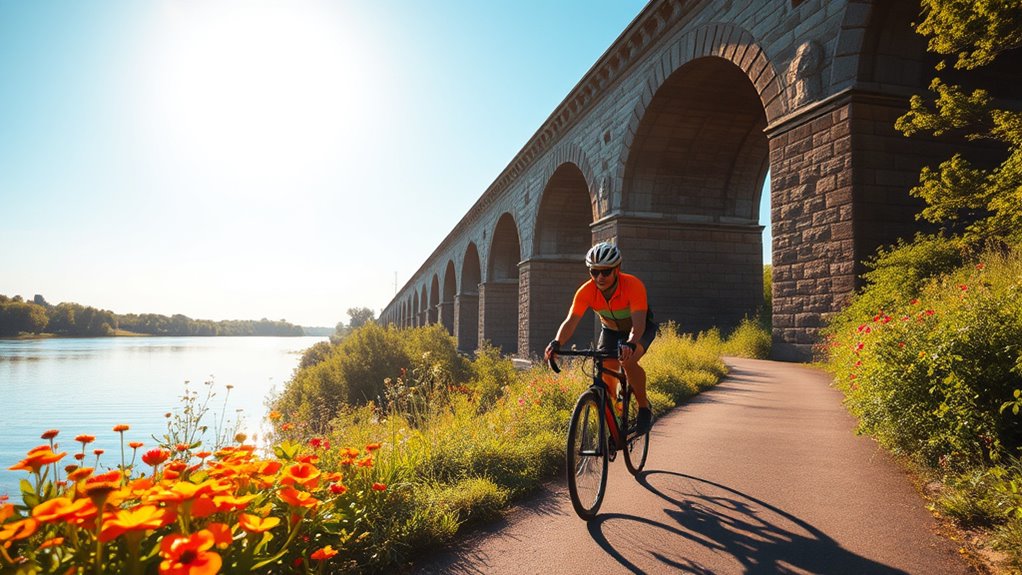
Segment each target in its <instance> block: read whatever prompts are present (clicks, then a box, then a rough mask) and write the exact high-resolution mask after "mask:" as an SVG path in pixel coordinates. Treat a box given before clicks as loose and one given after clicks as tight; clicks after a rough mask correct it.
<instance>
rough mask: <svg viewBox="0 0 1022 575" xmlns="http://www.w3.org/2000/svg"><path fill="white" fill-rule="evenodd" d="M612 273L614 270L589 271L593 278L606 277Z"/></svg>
mask: <svg viewBox="0 0 1022 575" xmlns="http://www.w3.org/2000/svg"><path fill="white" fill-rule="evenodd" d="M612 273H614V268H607V269H602V270H589V275H591V276H593V277H596V276H603V277H608V276H610V274H612Z"/></svg>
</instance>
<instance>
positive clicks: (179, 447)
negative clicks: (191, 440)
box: [174, 443, 191, 452]
mask: <svg viewBox="0 0 1022 575" xmlns="http://www.w3.org/2000/svg"><path fill="white" fill-rule="evenodd" d="M189 447H191V446H190V445H188V444H187V443H178V444H177V445H175V446H174V449H176V450H178V452H182V451H188V448H189Z"/></svg>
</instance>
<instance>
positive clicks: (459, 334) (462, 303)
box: [454, 293, 479, 352]
mask: <svg viewBox="0 0 1022 575" xmlns="http://www.w3.org/2000/svg"><path fill="white" fill-rule="evenodd" d="M454 337H456V338H458V349H460V350H461V351H465V352H471V351H475V350H476V348H478V347H479V294H478V293H462V294H458V295H456V296H455V297H454Z"/></svg>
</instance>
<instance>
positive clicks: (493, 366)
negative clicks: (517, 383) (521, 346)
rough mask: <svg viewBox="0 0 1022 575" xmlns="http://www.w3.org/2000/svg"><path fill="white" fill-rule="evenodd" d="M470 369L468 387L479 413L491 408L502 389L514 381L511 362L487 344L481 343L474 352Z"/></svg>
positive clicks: (513, 370) (495, 348)
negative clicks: (472, 392) (470, 388)
mask: <svg viewBox="0 0 1022 575" xmlns="http://www.w3.org/2000/svg"><path fill="white" fill-rule="evenodd" d="M472 369H473V375H472V382H471V383H470V386H471V387H472V389H473V390H474V391H475V394H476V397H477V401H478V405H479V410H480V411H485V410H487V409H489V408H490V407H492V406H493V404H494V402H496V401H497V398H499V397H500V396H501V394H502V393H503V392H504V388H505V387H506V386H508V385H510V384H511V383H512V382H514V380H515V367H514V365H513V364H512V363H511V360H510V359H508V358H506V357H503V356H502V355H500V349H499V348H497V347H495V346H493V345H490V344H489V342H483V344H482V345H481V346H480V347H479V349H477V350H476V357H475V361H473V362H472Z"/></svg>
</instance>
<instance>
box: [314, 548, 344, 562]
mask: <svg viewBox="0 0 1022 575" xmlns="http://www.w3.org/2000/svg"><path fill="white" fill-rule="evenodd" d="M337 553H338V551H337V550H336V549H334V548H333V547H331V546H329V545H327V546H326V547H323V548H322V549H317V550H316V551H314V552H313V553H312V558H313V559H315V560H316V561H326V560H327V559H330V558H331V557H333V556H334V555H337Z"/></svg>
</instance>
